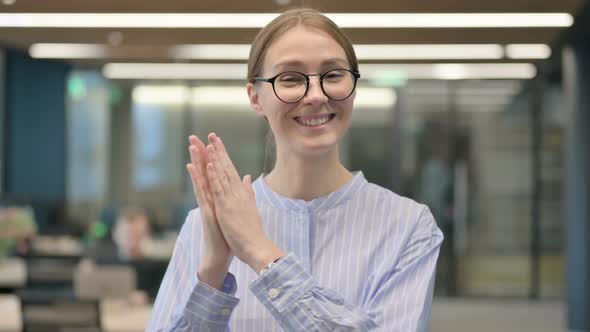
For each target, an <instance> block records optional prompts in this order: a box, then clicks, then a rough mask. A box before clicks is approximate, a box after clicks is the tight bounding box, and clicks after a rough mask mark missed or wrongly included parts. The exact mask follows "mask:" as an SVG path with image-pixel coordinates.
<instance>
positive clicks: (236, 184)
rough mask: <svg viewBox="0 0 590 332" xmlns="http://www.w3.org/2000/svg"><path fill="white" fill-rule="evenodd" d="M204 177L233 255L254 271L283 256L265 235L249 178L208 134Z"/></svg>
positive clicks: (218, 141) (215, 139) (219, 142)
mask: <svg viewBox="0 0 590 332" xmlns="http://www.w3.org/2000/svg"><path fill="white" fill-rule="evenodd" d="M209 142H210V143H211V144H210V145H208V146H207V152H208V157H209V162H208V164H207V176H208V179H209V189H210V193H211V195H212V198H213V206H214V210H215V214H216V216H217V220H218V223H219V226H220V228H221V231H222V232H223V236H224V237H225V240H226V241H227V244H228V245H229V247H230V248H231V250H232V252H233V253H235V255H236V256H238V258H239V259H241V260H242V261H243V262H245V263H246V264H248V265H249V266H250V267H251V268H252V269H254V271H256V272H259V271H260V270H262V269H263V268H264V267H265V266H266V265H268V264H269V263H270V262H272V261H274V260H275V259H277V258H279V257H281V256H283V255H284V253H283V252H282V251H281V250H280V249H279V248H277V247H276V246H275V244H274V243H272V241H270V239H268V237H267V236H266V234H265V233H264V230H263V229H262V222H261V219H260V215H259V213H258V209H257V207H256V198H255V194H254V190H253V189H252V182H251V177H250V175H246V176H244V178H243V179H242V180H240V176H239V174H238V172H237V171H236V168H235V167H234V165H233V163H232V161H231V160H230V158H229V156H228V154H227V151H226V149H225V146H224V144H223V142H222V141H221V139H220V138H219V137H217V136H216V135H215V134H209Z"/></svg>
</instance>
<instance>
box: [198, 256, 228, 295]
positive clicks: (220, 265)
mask: <svg viewBox="0 0 590 332" xmlns="http://www.w3.org/2000/svg"><path fill="white" fill-rule="evenodd" d="M232 258H233V257H232ZM230 264H231V259H226V260H222V261H212V260H210V259H203V260H202V261H201V263H200V264H199V268H198V270H197V276H198V277H199V280H200V281H201V282H203V283H205V284H206V285H208V286H211V287H213V288H215V289H218V290H221V288H222V286H223V281H224V280H225V277H226V275H227V273H228V271H229V266H230Z"/></svg>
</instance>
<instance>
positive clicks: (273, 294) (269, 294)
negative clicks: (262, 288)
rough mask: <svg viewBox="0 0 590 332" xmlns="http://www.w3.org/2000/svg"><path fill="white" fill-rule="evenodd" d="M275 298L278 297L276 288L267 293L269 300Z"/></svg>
mask: <svg viewBox="0 0 590 332" xmlns="http://www.w3.org/2000/svg"><path fill="white" fill-rule="evenodd" d="M277 296H279V290H278V289H276V288H271V289H270V290H269V291H268V297H270V298H271V299H276V298H277Z"/></svg>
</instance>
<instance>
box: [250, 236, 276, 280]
mask: <svg viewBox="0 0 590 332" xmlns="http://www.w3.org/2000/svg"><path fill="white" fill-rule="evenodd" d="M283 256H285V253H284V252H283V251H282V250H281V249H279V248H278V247H277V246H275V245H274V243H272V242H270V241H269V244H268V245H267V246H265V247H264V248H263V249H261V250H258V251H257V252H256V253H255V254H254V255H252V257H251V258H250V259H249V261H248V262H246V263H247V264H248V265H249V266H250V268H252V269H253V270H254V271H255V272H256V274H258V273H260V271H262V270H263V269H264V268H265V267H267V266H268V265H269V264H270V263H272V262H274V261H276V260H277V259H279V258H281V257H283Z"/></svg>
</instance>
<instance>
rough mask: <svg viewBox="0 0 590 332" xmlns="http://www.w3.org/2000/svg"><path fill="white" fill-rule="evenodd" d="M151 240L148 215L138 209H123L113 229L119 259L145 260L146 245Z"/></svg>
mask: <svg viewBox="0 0 590 332" xmlns="http://www.w3.org/2000/svg"><path fill="white" fill-rule="evenodd" d="M150 238H151V228H150V222H149V218H148V215H147V213H146V212H145V211H144V210H143V209H141V208H137V207H126V208H123V209H122V210H121V212H120V213H119V215H118V217H117V221H116V223H115V226H114V229H113V241H114V242H115V244H116V245H117V248H118V252H119V258H121V259H122V260H135V259H142V258H144V256H145V250H144V245H145V243H146V242H147V241H149V240H150Z"/></svg>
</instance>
